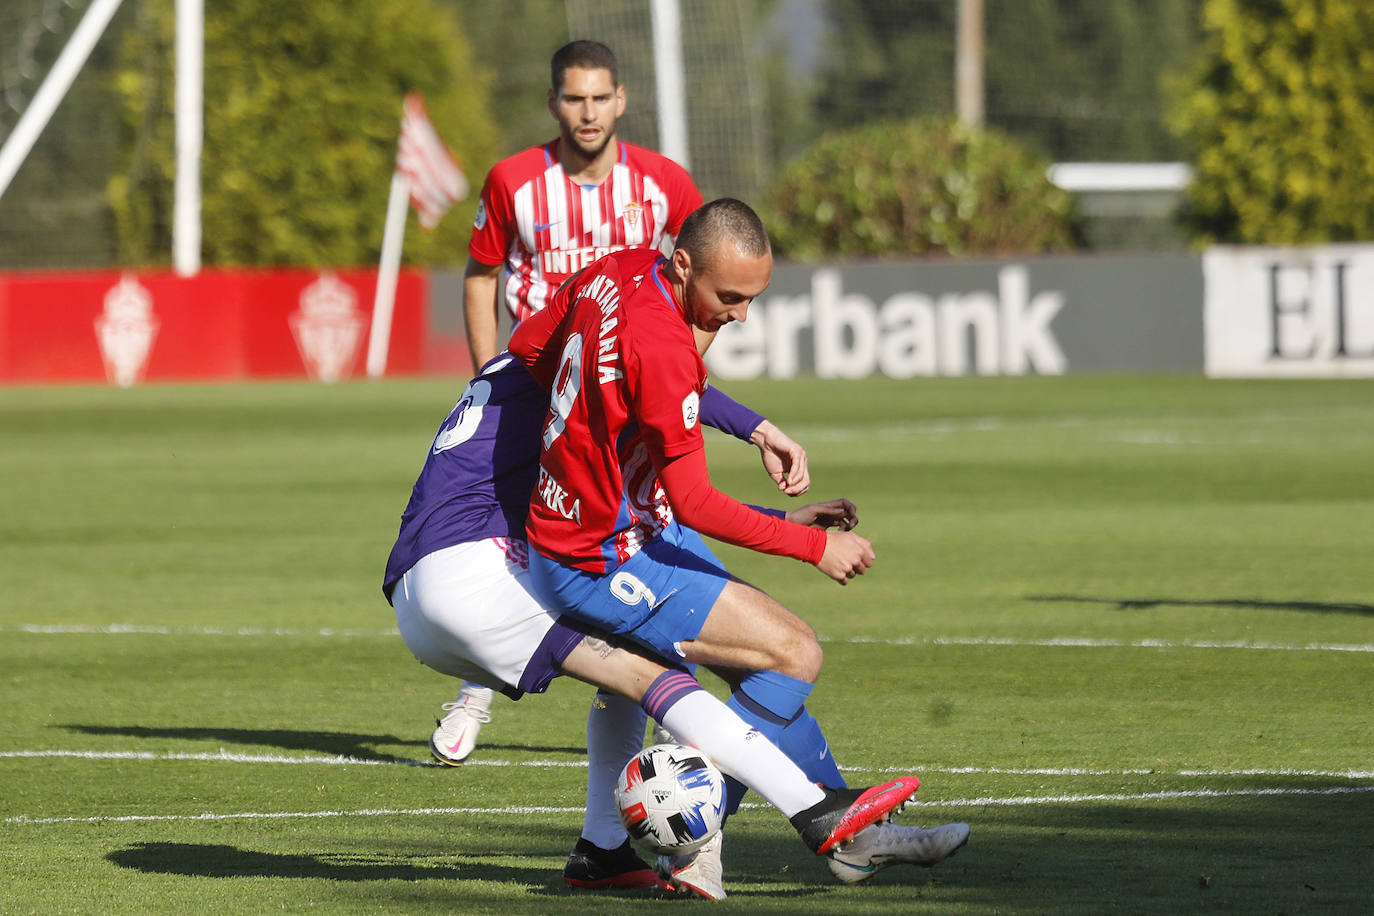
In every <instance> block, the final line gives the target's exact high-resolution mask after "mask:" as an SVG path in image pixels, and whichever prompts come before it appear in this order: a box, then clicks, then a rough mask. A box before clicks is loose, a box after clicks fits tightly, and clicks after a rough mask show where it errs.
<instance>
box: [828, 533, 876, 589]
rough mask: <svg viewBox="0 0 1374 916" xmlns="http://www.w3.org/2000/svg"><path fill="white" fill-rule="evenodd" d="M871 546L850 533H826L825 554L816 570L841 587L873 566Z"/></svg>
mask: <svg viewBox="0 0 1374 916" xmlns="http://www.w3.org/2000/svg"><path fill="white" fill-rule="evenodd" d="M873 559H874V556H873V545H872V544H870V543H869V542H868V539H867V538H863V537H860V536H859V535H857V534H855V533H854V532H852V531H827V532H826V533H825V554H824V555H823V556H822V557H821V561H820V562H819V563H817V564H816V568H817V569H819V570H820V571H821V572H823V573H825V574H826V575H827V576H829V577H830V578H832V579H834V580H835V581H836V582H838V583H840V584H841V585H848V584H849V580H850V579H852V578H854V577H855V576H862V575H863V574H864V571H865V570H867V569H868V568H869V567H870V566H872V565H873Z"/></svg>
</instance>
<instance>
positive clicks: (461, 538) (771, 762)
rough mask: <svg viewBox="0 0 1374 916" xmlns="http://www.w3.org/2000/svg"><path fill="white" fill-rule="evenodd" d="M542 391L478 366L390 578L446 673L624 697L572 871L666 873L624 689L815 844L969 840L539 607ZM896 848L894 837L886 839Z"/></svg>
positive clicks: (415, 648)
mask: <svg viewBox="0 0 1374 916" xmlns="http://www.w3.org/2000/svg"><path fill="white" fill-rule="evenodd" d="M546 398H547V395H546V394H545V392H544V391H543V390H542V389H541V388H539V387H538V386H537V385H536V384H535V383H534V381H533V380H532V379H531V377H530V376H529V375H528V374H527V373H526V372H525V371H524V369H523V368H521V367H520V366H519V365H518V364H516V363H515V362H514V360H512V359H510V358H509V357H504V356H503V357H502V358H499V359H497V360H495V361H493V362H492V363H491V364H489V365H487V366H486V367H484V368H483V371H482V372H481V373H480V374H479V376H478V377H477V378H476V379H474V380H473V382H472V383H471V384H470V385H469V386H468V388H467V390H466V391H465V392H464V394H463V397H462V398H461V399H460V401H459V402H458V404H457V405H456V406H455V408H454V409H453V410H452V411H451V412H450V414H449V416H448V417H447V418H446V419H445V421H444V422H443V423H442V424H441V425H440V428H439V431H438V433H437V434H436V436H435V438H434V442H433V445H432V447H431V449H430V451H429V454H428V455H427V457H426V460H425V464H424V467H423V468H422V470H421V472H420V476H419V479H418V480H417V481H416V484H415V487H414V490H413V492H412V495H411V499H410V502H409V504H408V505H407V507H406V510H405V512H404V514H403V516H402V523H401V530H400V533H399V535H398V537H397V541H396V544H395V546H394V548H393V550H392V552H391V556H390V557H389V558H388V562H387V570H386V574H385V577H384V584H383V591H384V593H385V594H386V596H387V598H388V600H389V601H391V602H392V603H393V604H394V606H395V608H396V617H397V624H398V626H399V628H400V631H401V634H402V636H403V638H404V639H405V641H406V645H407V646H408V647H409V648H410V650H411V651H412V653H413V654H414V655H415V656H416V658H418V659H419V660H420V661H422V662H423V663H425V664H426V665H428V666H430V667H432V668H434V669H436V670H438V671H441V672H444V673H447V674H451V675H454V676H457V677H476V678H480V679H481V680H482V681H483V682H485V683H490V684H496V685H500V689H501V690H502V692H504V693H507V694H508V695H510V696H512V697H516V698H518V697H519V696H520V695H521V694H522V693H525V692H530V693H539V692H543V690H544V689H545V688H546V687H547V685H548V683H549V681H550V680H552V678H553V677H555V676H557V675H558V674H559V673H566V674H570V675H572V676H574V677H578V678H579V679H582V680H586V681H588V682H590V683H593V684H596V685H598V686H600V687H602V688H605V689H606V690H610V691H614V692H615V693H616V694H619V696H616V695H612V694H611V693H607V692H603V693H600V694H598V699H599V702H598V705H596V706H594V707H593V713H592V716H591V717H590V718H589V722H588V757H589V774H588V803H587V815H586V820H585V822H584V826H583V831H582V834H583V835H582V838H580V839H579V841H578V845H577V848H575V849H574V851H573V853H572V855H570V856H569V861H568V865H567V867H566V869H565V871H564V877H565V880H567V881H568V882H569V883H571V884H574V885H578V886H585V887H654V886H662V885H661V884H660V883H659V879H658V877H657V876H656V875H655V874H654V872H653V871H651V870H649V869H648V868H647V867H646V866H645V865H644V863H643V862H642V860H640V859H639V858H638V856H636V855H635V854H634V852H633V850H632V849H631V847H630V845H629V840H628V837H627V836H626V835H625V831H624V829H623V827H621V826H620V823H619V820H618V818H617V817H616V814H615V808H614V800H613V799H614V796H613V791H614V790H613V786H614V781H615V777H616V774H617V772H618V770H619V768H620V766H621V765H622V764H623V762H624V761H625V760H627V759H629V757H631V756H632V755H633V754H634V753H636V752H637V751H638V749H639V747H640V743H641V736H642V735H643V713H642V712H639V707H637V706H635V704H634V703H633V702H627V699H628V700H629V701H637V702H638V703H639V705H640V706H642V708H643V710H645V711H647V712H648V713H649V714H651V715H653V717H654V718H655V720H656V721H658V722H660V723H662V724H663V725H665V726H666V727H668V728H669V729H670V730H671V731H672V732H673V733H674V734H675V735H678V736H679V737H680V738H681V739H682V740H684V741H687V742H689V743H691V744H693V745H695V746H697V747H699V748H701V749H702V750H703V751H705V752H706V753H707V754H708V755H709V756H711V757H712V759H713V760H715V762H716V763H717V765H718V766H720V767H721V768H722V769H723V770H725V771H726V772H729V773H731V774H732V775H733V776H735V777H736V778H738V779H740V780H741V781H743V782H744V783H746V784H748V785H751V786H752V787H754V788H756V789H759V790H760V791H761V794H763V795H764V797H765V798H766V799H768V800H769V801H770V802H771V803H773V804H774V805H775V806H777V807H778V808H779V809H780V810H782V811H783V813H784V814H786V815H788V816H789V818H790V819H791V820H792V822H793V824H794V826H796V827H797V829H798V830H799V831H800V832H801V833H802V836H803V839H804V840H806V841H807V842H808V844H809V845H810V846H811V848H812V849H813V851H818V852H830V851H831V850H832V848H833V847H834V846H836V845H837V843H838V842H840V841H841V840H840V839H839V838H842V837H854V835H855V834H856V833H857V834H858V837H857V838H855V839H853V841H852V843H851V844H850V845H851V849H852V848H853V847H854V846H862V845H863V844H864V843H866V842H869V841H868V839H867V838H869V837H873V836H875V835H877V834H876V832H881V831H887V832H888V835H889V837H890V836H891V832H892V831H898V834H897V835H898V836H899V837H900V839H901V843H900V844H899V845H900V847H901V850H902V851H903V852H904V854H905V855H906V858H905V859H900V861H916V859H914V858H913V856H920V857H924V859H926V860H929V861H922V862H921V863H920V864H934V862H935V861H938V860H939V859H942V858H944V857H945V856H947V855H948V854H949V853H950V852H951V851H952V850H953V849H955V848H957V846H958V845H959V844H960V843H962V839H961V838H959V837H958V836H955V835H952V834H950V832H949V828H937V829H936V830H933V831H923V830H921V829H920V828H913V827H895V826H893V825H890V824H876V823H875V821H878V820H881V819H882V818H883V816H884V814H885V812H888V811H890V810H891V809H892V808H893V807H895V806H896V805H898V804H899V803H900V802H901V801H902V800H904V799H905V798H906V797H907V796H908V795H909V794H910V791H911V790H913V789H914V787H915V780H914V779H905V778H904V779H899V780H894V781H892V782H890V783H887V784H884V785H883V786H878V787H873V788H871V789H868V790H846V791H843V792H837V791H833V790H822V789H820V788H817V786H816V785H815V784H814V783H813V782H811V781H810V779H809V777H808V776H807V775H806V774H804V773H803V772H802V771H801V770H800V769H798V768H797V767H796V765H795V764H794V763H792V762H791V761H790V760H788V759H787V758H786V756H784V755H783V754H782V753H781V752H780V751H778V750H777V749H776V748H775V747H774V746H773V745H771V744H768V743H765V742H762V741H760V740H758V739H759V738H760V736H759V735H758V734H757V733H756V732H755V731H754V730H753V729H751V728H749V727H748V726H747V725H746V724H745V723H744V722H743V721H742V720H741V719H739V718H738V716H736V715H735V714H734V713H733V712H732V711H730V709H729V708H728V707H725V706H724V705H723V704H721V703H720V702H719V701H717V700H715V698H714V697H711V696H710V695H709V694H707V693H705V692H704V691H702V690H701V688H700V686H699V685H698V684H697V683H696V681H695V680H694V679H693V678H692V677H691V676H690V675H689V674H688V673H687V672H686V671H685V670H683V669H681V668H678V667H676V666H667V665H665V664H664V663H663V662H662V661H660V660H657V659H652V658H650V657H648V656H647V655H645V654H643V652H642V650H639V651H635V650H632V649H631V648H629V647H626V646H622V645H617V644H614V643H613V642H609V641H608V640H607V638H606V637H604V636H602V635H601V634H599V633H596V632H595V631H594V630H592V629H590V628H588V627H586V626H585V625H580V624H578V623H576V622H573V621H570V620H565V619H562V618H559V617H557V615H554V614H550V613H548V612H546V611H544V610H543V608H542V607H541V606H540V605H539V604H538V602H537V601H535V599H534V598H533V597H532V596H531V595H530V593H529V591H528V583H527V579H528V553H527V551H526V550H525V549H524V546H523V545H524V542H523V540H521V539H520V534H521V533H522V531H521V529H522V527H523V513H524V511H525V509H526V507H527V505H528V498H527V496H526V495H525V494H527V493H528V492H529V490H530V488H531V486H532V484H533V481H534V477H535V474H536V473H537V467H538V455H539V430H540V424H541V420H542V418H543V415H544V412H545V408H544V403H545V401H546ZM702 408H703V409H702V417H703V420H704V421H705V422H708V423H713V424H718V425H720V426H723V427H725V428H727V429H734V430H736V431H737V432H739V431H741V430H743V429H750V430H752V429H755V428H756V427H757V425H761V424H754V423H753V420H754V418H756V417H757V414H752V412H749V411H747V410H746V409H744V408H742V407H741V406H740V405H737V404H734V402H732V401H729V400H728V399H726V398H724V397H723V396H722V395H719V394H715V395H708V396H707V398H706V399H705V400H704V402H703V405H702ZM763 422H766V421H763ZM770 427H771V424H770ZM773 429H775V428H773ZM777 436H778V437H780V438H781V440H783V441H790V440H786V437H785V436H781V434H780V433H778V434H777ZM765 451H767V449H765ZM787 517H788V518H789V519H791V520H793V521H797V522H801V523H807V524H819V525H822V526H825V525H829V524H834V523H844V522H845V521H846V520H850V519H852V517H853V506H852V504H849V503H848V502H847V501H844V500H832V501H830V502H827V503H818V504H813V505H811V506H807V507H803V508H802V509H798V510H793V512H791V513H787ZM602 713H604V714H602ZM751 736H752V739H753V740H751ZM869 825H872V826H869ZM960 826H962V825H960ZM966 835H967V834H966V829H965V833H964V836H966ZM870 845H872V844H871V843H870ZM880 845H881V844H880ZM892 845H893V844H892V842H891V839H889V840H888V841H887V843H886V845H885V846H883V847H882V848H887V847H891V846H892ZM875 848H876V847H875ZM879 851H881V850H879ZM842 855H845V856H848V858H849V859H853V858H854V853H853V852H849V853H838V852H831V862H832V868H834V867H835V864H834V863H835V862H837V861H840V859H839V857H840V856H842ZM889 858H891V857H890V856H889ZM892 861H898V860H897V859H893V860H892ZM717 862H718V860H717ZM886 864H891V863H890V862H886V861H881V860H880V859H878V858H875V857H872V856H866V857H865V858H863V859H862V861H861V862H860V865H861V866H862V870H861V871H860V872H859V873H860V874H862V875H863V876H865V877H866V876H867V874H869V873H871V872H872V871H873V870H875V869H876V868H878V867H882V866H883V865H886ZM846 867H848V866H846ZM707 878H708V879H710V878H711V876H707ZM841 878H842V880H844V878H843V876H841ZM693 880H694V879H693V876H690V875H689V876H687V877H679V879H678V880H676V881H674V885H675V886H678V887H680V888H683V889H685V890H687V891H689V892H693V893H696V894H698V895H699V896H707V897H718V896H723V894H724V891H723V888H720V887H719V875H716V876H714V881H713V884H712V883H711V881H709V880H708V881H707V882H704V883H703V882H700V881H699V880H698V883H695V884H694V883H692V882H693Z"/></svg>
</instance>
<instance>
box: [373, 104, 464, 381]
mask: <svg viewBox="0 0 1374 916" xmlns="http://www.w3.org/2000/svg"><path fill="white" fill-rule="evenodd" d="M467 196H468V180H467V176H465V175H464V174H463V168H462V166H460V165H459V164H458V159H457V157H456V156H454V155H453V153H452V151H450V150H449V148H448V147H447V146H446V145H445V144H444V141H443V140H442V139H441V138H440V137H439V132H438V131H437V130H435V129H434V124H433V123H432V122H431V121H430V120H429V112H427V111H425V103H424V100H423V99H421V98H420V93H418V92H415V91H413V90H412V91H410V92H407V93H406V98H405V104H404V106H403V107H402V109H401V139H400V140H399V141H398V142H397V144H396V168H395V170H394V171H393V172H392V174H391V196H390V199H389V200H388V201H387V205H386V227H385V229H384V230H383V232H382V259H381V263H380V264H378V266H377V294H376V297H375V298H374V299H373V303H372V330H371V333H370V334H369V337H368V342H367V374H368V375H369V376H370V377H372V378H378V377H380V376H381V375H382V374H383V373H385V372H386V353H387V348H388V347H389V346H390V344H391V313H392V309H393V308H394V306H395V302H396V281H397V278H398V276H399V272H400V269H401V239H402V237H403V236H404V235H405V227H406V209H407V208H406V200H407V198H409V201H410V203H411V204H412V205H414V207H415V212H416V213H417V214H418V215H419V217H420V225H421V226H423V227H424V228H425V229H433V228H434V227H435V226H437V225H439V220H440V219H442V218H443V216H444V214H445V213H447V212H448V210H449V208H450V207H452V206H453V205H454V204H456V203H457V202H458V201H460V200H462V199H463V198H465V197H467Z"/></svg>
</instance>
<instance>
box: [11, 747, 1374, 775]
mask: <svg viewBox="0 0 1374 916" xmlns="http://www.w3.org/2000/svg"><path fill="white" fill-rule="evenodd" d="M3 758H10V759H53V758H70V759H78V760H184V761H193V762H208V763H283V764H290V765H297V766H299V765H303V764H304V765H309V764H315V765H319V766H408V767H435V768H439V769H445V770H446V769H449V768H448V767H441V766H440V765H439V764H437V763H435V762H433V761H431V760H411V759H406V758H398V759H394V760H377V759H370V758H365V757H349V756H346V755H336V756H331V757H324V756H317V757H292V756H288V755H286V754H234V753H230V752H228V751H225V750H222V749H221V750H220V751H218V752H213V753H212V752H199V753H189V752H179V751H168V752H163V753H157V752H154V751H78V750H61V749H52V750H22V751H0V759H3ZM463 766H464V767H527V768H530V769H560V770H561V769H586V767H587V762H586V760H540V759H535V760H490V759H469V760H468V761H467V762H466V763H464V764H463ZM840 769H841V770H843V771H844V772H846V773H908V772H913V771H914V772H916V773H943V774H948V775H953V776H967V775H993V776H1074V777H1081V776H1107V777H1118V776H1160V777H1169V776H1186V777H1216V778H1231V777H1241V776H1268V777H1276V776H1282V777H1295V778H1306V779H1313V778H1322V779H1374V770H1297V769H1291V768H1281V769H1244V770H1219V769H1186V770H1163V769H1121V770H1107V769H1091V768H1085V767H973V766H962V767H922V766H917V765H909V766H904V767H862V766H860V767H854V766H845V767H840Z"/></svg>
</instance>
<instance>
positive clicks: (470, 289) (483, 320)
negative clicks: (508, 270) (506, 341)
mask: <svg viewBox="0 0 1374 916" xmlns="http://www.w3.org/2000/svg"><path fill="white" fill-rule="evenodd" d="M500 275H501V265H500V264H483V263H482V262H481V261H478V260H477V259H476V258H473V257H469V258H468V266H467V270H465V271H464V272H463V324H464V326H465V327H466V328H467V335H468V353H470V354H471V355H472V370H473V371H474V372H476V371H477V370H478V369H480V368H482V366H484V365H486V363H487V362H488V361H489V360H490V359H492V357H494V356H496V354H497V353H500V352H501V348H500V346H498V345H497V340H496V338H497V333H498V328H499V325H498V315H499V309H500V306H499V303H498V302H497V301H496V291H497V286H498V280H499V279H500Z"/></svg>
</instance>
